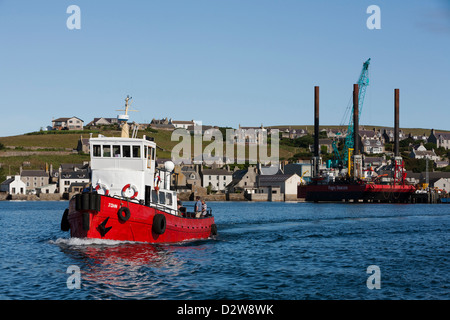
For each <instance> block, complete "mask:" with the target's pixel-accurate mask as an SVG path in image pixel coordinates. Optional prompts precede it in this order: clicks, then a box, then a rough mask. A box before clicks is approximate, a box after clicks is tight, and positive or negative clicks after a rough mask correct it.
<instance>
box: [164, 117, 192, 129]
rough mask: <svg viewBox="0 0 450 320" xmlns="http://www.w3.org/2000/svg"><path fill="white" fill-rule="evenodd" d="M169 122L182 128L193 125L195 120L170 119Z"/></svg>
mask: <svg viewBox="0 0 450 320" xmlns="http://www.w3.org/2000/svg"><path fill="white" fill-rule="evenodd" d="M170 122H171V124H172V125H173V126H174V127H175V128H176V129H178V128H183V129H187V128H188V127H189V126H194V125H195V122H194V120H191V121H183V120H172V119H171V120H170Z"/></svg>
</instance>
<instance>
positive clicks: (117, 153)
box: [113, 146, 120, 158]
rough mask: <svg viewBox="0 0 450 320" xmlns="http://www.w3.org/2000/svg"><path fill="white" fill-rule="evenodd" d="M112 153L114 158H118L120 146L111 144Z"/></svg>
mask: <svg viewBox="0 0 450 320" xmlns="http://www.w3.org/2000/svg"><path fill="white" fill-rule="evenodd" d="M113 155H114V157H115V158H120V146H113Z"/></svg>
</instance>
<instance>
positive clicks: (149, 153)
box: [145, 147, 152, 169]
mask: <svg viewBox="0 0 450 320" xmlns="http://www.w3.org/2000/svg"><path fill="white" fill-rule="evenodd" d="M148 149H150V150H148ZM151 149H152V148H149V147H145V153H146V155H147V168H149V169H150V168H151V167H152V158H151Z"/></svg>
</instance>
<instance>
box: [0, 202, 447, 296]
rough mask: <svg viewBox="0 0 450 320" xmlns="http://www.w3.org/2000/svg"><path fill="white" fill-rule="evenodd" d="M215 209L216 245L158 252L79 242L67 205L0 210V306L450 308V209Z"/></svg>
mask: <svg viewBox="0 0 450 320" xmlns="http://www.w3.org/2000/svg"><path fill="white" fill-rule="evenodd" d="M209 206H210V207H212V208H213V213H214V215H215V219H216V224H217V225H218V230H219V235H218V236H217V237H216V238H215V239H209V240H203V241H193V242H185V243H180V244H174V245H157V246H155V245H149V244H140V243H124V242H122V243H120V242H114V241H90V240H81V239H70V238H69V235H68V233H65V232H62V231H60V221H61V216H62V214H63V211H64V209H65V208H66V207H67V203H66V202H0V299H26V300H28V299H33V300H34V299H39V300H41V299H56V300H60V299H71V300H80V299H158V300H162V299H164V300H174V299H177V300H180V299H183V300H203V299H214V300H215V299H231V300H242V299H250V300H260V299H263V300H303V299H367V300H368V299H370V300H372V299H439V300H443V299H444V300H447V299H449V294H450V283H449V277H450V264H449V258H450V255H449V253H450V252H449V251H450V249H449V243H450V241H449V240H450V233H449V230H450V206H448V205H425V204H416V205H387V204H309V203H247V202H242V203H240V202H234V203H230V202H217V203H213V202H211V203H209ZM371 265H375V266H378V268H379V270H380V273H379V278H378V279H377V280H376V282H377V283H379V284H380V289H372V290H370V289H369V288H368V286H367V280H368V278H369V277H371V276H372V274H370V273H367V268H368V267H369V266H371ZM73 266H75V268H79V270H80V277H79V279H80V281H81V286H80V288H79V289H76V288H74V289H70V288H69V287H68V285H67V280H68V278H69V277H70V276H71V275H72V273H67V272H68V268H69V271H70V268H71V267H73ZM378 280H379V281H378Z"/></svg>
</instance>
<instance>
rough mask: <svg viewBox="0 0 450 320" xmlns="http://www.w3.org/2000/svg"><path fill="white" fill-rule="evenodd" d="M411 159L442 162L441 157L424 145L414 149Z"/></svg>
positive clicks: (410, 155)
mask: <svg viewBox="0 0 450 320" xmlns="http://www.w3.org/2000/svg"><path fill="white" fill-rule="evenodd" d="M409 157H410V158H413V159H427V158H428V159H429V160H433V161H438V160H440V158H439V156H438V155H436V153H435V152H434V150H427V149H426V148H425V147H424V145H423V143H421V144H420V145H419V146H418V147H416V148H414V147H413V149H412V151H411V153H410V154H409Z"/></svg>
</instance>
